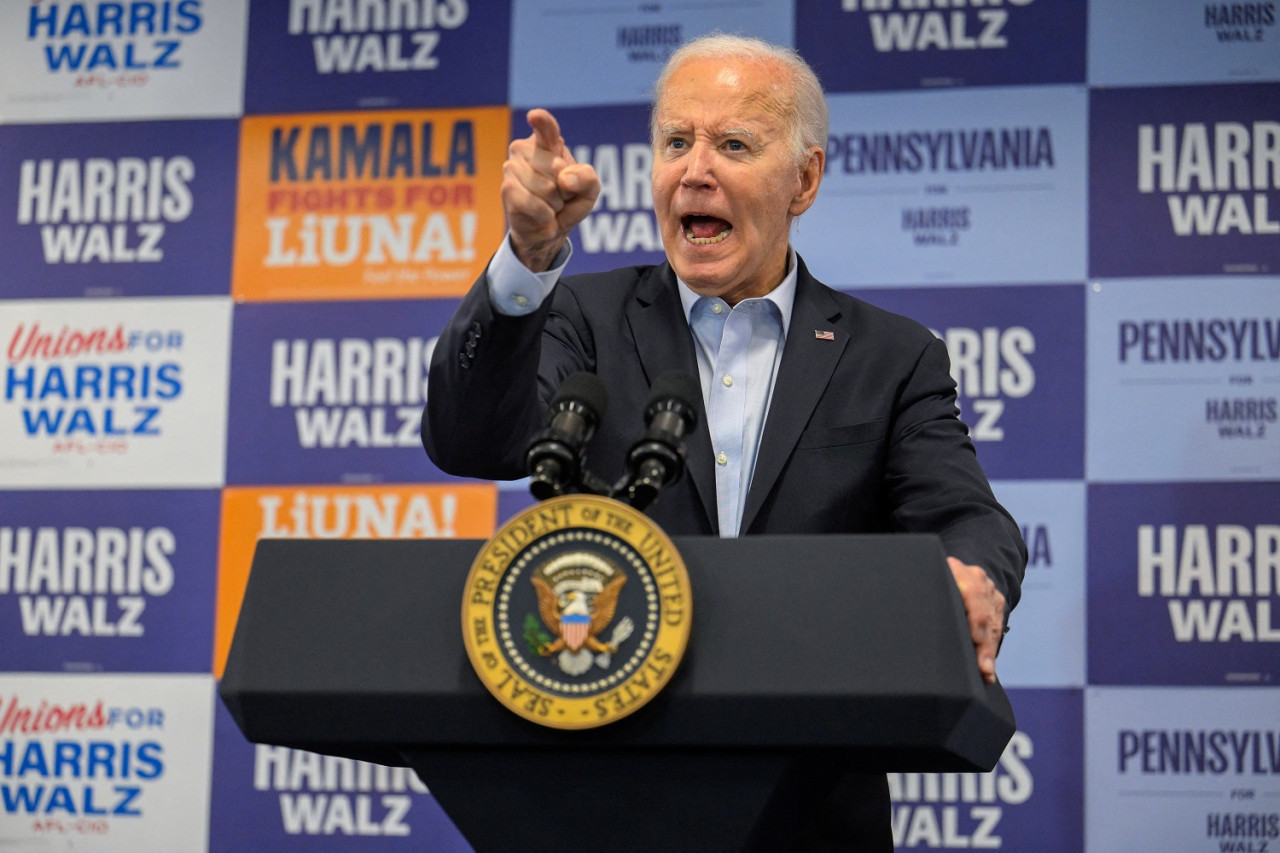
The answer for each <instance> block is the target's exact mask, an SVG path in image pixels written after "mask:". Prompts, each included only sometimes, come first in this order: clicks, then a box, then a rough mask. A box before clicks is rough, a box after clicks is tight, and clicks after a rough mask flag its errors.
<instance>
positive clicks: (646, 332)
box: [626, 263, 718, 530]
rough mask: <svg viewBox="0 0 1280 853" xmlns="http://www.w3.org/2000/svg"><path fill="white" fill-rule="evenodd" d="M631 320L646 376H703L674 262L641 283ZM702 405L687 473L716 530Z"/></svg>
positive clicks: (689, 443) (690, 437)
mask: <svg viewBox="0 0 1280 853" xmlns="http://www.w3.org/2000/svg"><path fill="white" fill-rule="evenodd" d="M626 315H627V323H628V324H629V325H630V327H631V335H632V338H633V339H634V340H635V344H636V353H637V354H638V355H639V357H640V366H641V368H642V369H643V370H644V374H645V377H646V378H647V379H648V380H649V384H650V385H652V384H653V381H654V380H655V379H657V378H658V377H659V376H661V375H662V374H664V373H667V372H669V371H673V370H675V371H680V372H682V373H687V374H689V375H690V376H692V377H693V378H694V379H695V380H697V378H698V360H697V356H696V354H695V353H694V351H693V335H692V334H690V332H689V321H688V320H687V319H686V318H685V315H684V307H683V306H682V305H681V304H680V295H679V293H678V291H677V290H676V279H675V273H674V272H672V270H671V266H670V265H669V264H665V263H664V264H661V265H659V266H656V267H653V268H651V269H650V270H649V271H648V272H647V273H646V274H645V277H644V278H643V279H642V280H641V281H640V283H639V284H638V285H637V286H636V296H635V298H634V299H632V300H631V301H630V302H629V303H628V304H627V309H626ZM691 402H693V403H694V404H695V406H696V407H697V412H698V423H697V425H696V426H695V427H694V429H693V432H692V433H691V434H690V435H688V436H686V437H685V447H686V451H687V455H686V464H685V476H686V477H688V478H689V479H690V480H691V481H692V482H693V485H694V489H695V490H696V491H697V493H698V497H699V498H700V499H701V500H702V508H703V511H704V512H706V514H707V520H708V523H709V524H710V525H711V529H712V530H716V529H718V526H717V523H716V518H717V515H716V503H715V500H716V482H715V470H714V469H713V468H712V467H711V466H712V459H711V458H712V455H713V454H712V452H711V433H710V431H709V430H708V429H707V412H706V409H705V408H704V406H703V402H702V395H701V394H699V395H698V399H696V400H693V401H691Z"/></svg>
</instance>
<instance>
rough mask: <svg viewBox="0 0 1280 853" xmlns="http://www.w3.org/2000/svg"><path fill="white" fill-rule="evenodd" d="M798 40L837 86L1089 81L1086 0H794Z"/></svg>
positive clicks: (829, 85) (825, 80)
mask: <svg viewBox="0 0 1280 853" xmlns="http://www.w3.org/2000/svg"><path fill="white" fill-rule="evenodd" d="M931 5H932V6H934V7H943V8H929V7H930V6H931ZM947 5H952V6H954V7H956V8H952V9H947V8H945V7H946V6H947ZM969 6H972V7H973V8H968V7H969ZM984 7H985V8H984ZM796 48H797V49H798V50H799V51H800V53H801V54H802V55H803V56H804V57H805V59H807V60H808V61H809V62H810V64H812V65H813V67H814V70H816V71H817V72H818V78H819V79H820V80H822V84H823V86H824V87H825V88H826V89H827V90H828V91H832V92H858V91H867V90H873V89H915V88H936V87H939V86H999V85H1010V84H1023V83H1034V84H1041V83H1083V82H1084V79H1085V77H1084V69H1085V3H1084V0H1053V2H1044V0H1042V2H1039V3H1034V2H1031V0H1014V2H1010V3H1007V4H1001V3H985V4H984V3H972V4H965V3H954V4H946V3H933V4H929V3H917V2H908V1H907V0H844V2H839V0H797V2H796Z"/></svg>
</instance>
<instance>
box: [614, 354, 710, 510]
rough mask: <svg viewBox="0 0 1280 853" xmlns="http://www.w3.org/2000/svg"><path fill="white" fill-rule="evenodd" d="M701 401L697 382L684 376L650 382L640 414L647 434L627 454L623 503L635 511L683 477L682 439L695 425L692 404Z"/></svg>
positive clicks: (675, 373) (666, 376)
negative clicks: (625, 497)
mask: <svg viewBox="0 0 1280 853" xmlns="http://www.w3.org/2000/svg"><path fill="white" fill-rule="evenodd" d="M701 397H702V387H701V386H700V385H699V384H698V380H696V379H694V378H693V377H692V376H690V375H689V374H687V373H681V372H679V371H673V372H671V373H664V374H662V375H661V376H659V377H658V378H657V380H655V381H654V383H653V387H652V388H651V389H650V391H649V403H648V405H646V406H645V410H644V419H645V424H646V426H647V430H646V431H645V434H644V437H643V438H641V439H640V440H639V441H638V442H636V443H635V444H634V445H633V446H632V447H631V451H630V452H629V453H628V454H627V470H628V471H629V472H630V475H631V480H630V483H629V485H628V486H627V502H628V503H630V504H631V505H632V506H634V507H635V508H636V509H644V508H645V507H646V506H648V505H649V504H651V503H653V501H654V500H655V499H656V498H657V497H658V491H659V490H660V489H664V488H666V487H667V486H670V485H672V484H673V483H675V482H676V480H679V479H680V475H681V474H683V473H684V436H685V435H686V434H687V433H688V432H689V431H690V430H692V429H693V427H694V426H695V425H696V424H697V423H698V409H697V404H696V402H694V401H696V400H699V399H701Z"/></svg>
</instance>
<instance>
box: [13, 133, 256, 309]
mask: <svg viewBox="0 0 1280 853" xmlns="http://www.w3.org/2000/svg"><path fill="white" fill-rule="evenodd" d="M239 132H240V131H239V123H238V122H236V121H233V120H232V121H154V122H116V123H106V124H55V125H11V126H7V127H6V126H0V204H2V205H3V206H4V208H5V209H6V210H8V211H10V216H6V217H0V243H3V244H4V246H5V263H4V266H3V269H2V270H0V296H4V297H29V298H51V297H66V296H177V295H193V294H225V293H229V292H230V291H231V234H232V220H233V217H234V205H235V179H236V152H237V151H238V150H239Z"/></svg>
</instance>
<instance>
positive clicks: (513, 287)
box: [485, 233, 573, 317]
mask: <svg viewBox="0 0 1280 853" xmlns="http://www.w3.org/2000/svg"><path fill="white" fill-rule="evenodd" d="M572 254H573V246H572V244H571V243H570V242H569V241H568V240H566V241H565V244H564V246H563V247H562V248H561V249H560V254H558V255H556V257H555V260H554V261H552V263H551V269H549V270H547V271H546V272H533V271H532V270H530V269H529V268H528V267H526V266H525V265H524V264H522V263H520V259H519V258H517V257H516V253H515V250H513V249H512V248H511V234H510V233H508V234H507V236H506V237H505V238H504V239H503V241H502V245H501V246H499V247H498V251H497V252H495V253H494V255H493V260H491V261H489V269H488V271H487V272H486V273H485V283H486V285H487V286H488V288H489V301H490V302H491V303H492V304H493V309H494V310H495V311H497V312H498V313H499V314H505V315H506V316H508V317H523V316H524V315H525V314H532V313H533V312H534V311H537V310H538V306H540V305H541V304H542V303H543V302H544V301H545V300H546V298H547V297H548V296H550V295H551V291H552V290H553V289H554V288H555V286H556V282H557V281H559V280H560V275H561V273H563V272H564V268H565V266H566V265H567V264H568V263H569V258H570V256H571V255H572Z"/></svg>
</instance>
